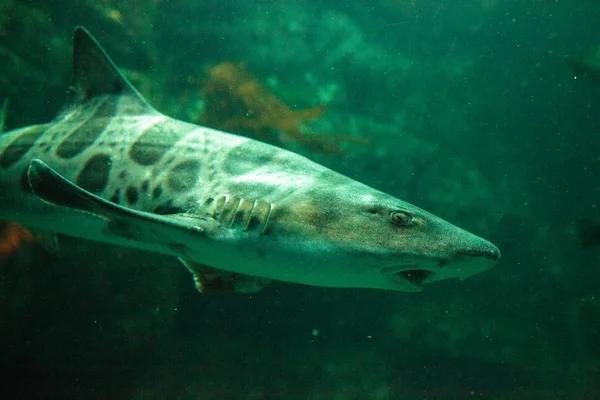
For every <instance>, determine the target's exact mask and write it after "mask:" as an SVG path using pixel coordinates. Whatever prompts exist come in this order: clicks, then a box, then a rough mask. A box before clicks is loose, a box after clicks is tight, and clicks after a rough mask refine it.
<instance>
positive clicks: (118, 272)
mask: <svg viewBox="0 0 600 400" xmlns="http://www.w3.org/2000/svg"><path fill="white" fill-rule="evenodd" d="M599 20H600V2H598V1H592V0H581V1H576V0H566V1H558V0H461V1H444V0H373V1H366V0H364V1H339V0H338V1H332V0H322V1H318V2H314V1H305V0H294V1H292V0H290V1H282V0H280V1H277V0H271V1H250V0H222V1H199V0H129V1H118V0H96V1H92V0H71V1H66V0H53V1H46V0H32V1H25V0H20V1H12V0H0V65H1V68H0V96H1V97H3V98H8V99H10V108H9V112H8V117H7V121H6V125H7V127H8V128H9V129H12V128H16V127H20V126H24V125H28V124H33V123H39V122H44V121H48V120H50V119H52V118H53V116H54V114H55V113H56V112H57V110H58V109H59V108H60V106H61V104H62V103H63V101H64V99H65V90H66V87H67V85H68V83H69V80H70V75H71V71H70V69H71V37H72V32H73V28H74V27H75V26H76V25H84V26H85V27H86V28H87V29H89V30H90V32H92V33H93V34H94V35H95V36H96V37H97V39H98V40H99V41H100V43H102V45H103V46H104V47H105V48H106V50H107V52H108V53H109V54H110V55H111V56H112V58H113V59H114V60H115V62H116V63H117V65H118V66H119V67H121V68H122V71H123V72H124V74H125V75H126V76H127V77H128V78H129V79H130V80H131V81H132V82H133V84H134V86H135V87H136V88H137V89H138V90H139V91H140V92H141V93H142V94H143V95H144V96H145V97H146V98H147V99H148V101H149V102H150V103H151V104H152V105H153V106H154V107H156V108H157V109H158V110H160V111H161V112H164V113H165V114H167V115H169V116H172V117H176V118H180V119H183V120H186V121H190V122H194V123H198V124H203V125H207V126H210V127H214V128H219V129H224V130H227V131H230V132H234V133H238V134H241V135H245V136H249V137H252V138H255V139H258V140H262V141H266V142H268V143H271V144H275V145H278V146H281V147H284V148H287V149H290V150H293V151H295V152H298V153H300V154H303V155H305V156H307V157H309V158H310V159H312V160H314V161H316V162H318V163H321V164H323V165H325V166H328V167H330V168H332V169H334V170H336V171H338V172H341V173H343V174H345V175H348V176H350V177H352V178H354V179H357V180H360V181H362V182H364V183H366V184H368V185H371V186H373V187H375V188H377V189H381V190H383V191H385V192H387V193H390V194H392V195H394V196H397V197H399V198H401V199H403V200H406V201H408V202H410V203H413V204H415V205H418V206H419V207H422V208H425V209H427V210H428V211H431V212H433V213H434V214H436V215H439V216H440V217H442V218H444V219H447V220H449V221H450V222H452V223H455V224H457V225H459V226H461V227H463V228H465V229H467V230H469V231H472V232H474V233H476V234H478V235H481V236H483V237H485V238H486V239H489V240H490V241H492V242H493V243H494V244H496V245H497V246H498V247H499V248H500V250H501V251H502V258H501V260H500V262H499V263H498V265H496V266H495V267H494V268H493V269H491V270H490V271H487V272H485V273H483V274H481V275H477V276H474V277H472V278H469V279H467V280H465V281H464V282H459V281H457V280H456V281H444V282H439V283H435V284H431V285H427V286H426V287H425V290H424V291H423V292H422V293H416V294H415V293H400V292H388V291H381V290H365V289H327V288H318V287H308V286H300V285H293V284H287V283H277V284H274V285H271V286H269V287H268V288H266V289H265V290H263V291H262V292H260V293H257V294H253V295H216V296H203V295H200V294H198V293H196V292H195V290H194V285H193V282H192V279H191V277H190V276H189V273H188V272H187V271H186V270H185V268H183V267H181V266H180V265H179V263H178V262H177V260H174V259H171V258H169V257H163V256H157V255H155V254H147V253H141V252H135V251H133V250H130V249H125V248H117V247H110V246H105V245H101V244H96V243H92V242H85V241H82V240H76V239H71V238H67V237H64V238H62V237H61V239H60V250H59V251H58V252H51V251H48V250H47V249H46V246H43V245H42V244H40V243H38V242H36V241H34V240H32V238H31V237H30V236H27V235H25V234H22V235H21V236H19V237H18V238H13V241H12V242H11V243H12V244H13V246H12V247H10V246H6V244H7V242H3V243H1V244H2V245H0V343H1V345H0V366H1V371H0V372H1V373H0V388H1V392H2V393H3V396H6V398H15V399H16V398H19V399H29V398H32V399H33V398H39V399H50V398H52V399H132V400H141V399H144V400H147V399H186V400H187V399H203V400H204V399H207V400H208V399H252V400H258V399H336V400H343V399H377V400H380V399H415V400H417V399H494V400H495V399H498V400H500V399H600V246H598V244H600V209H599V207H598V201H600V190H599V186H600V185H599V182H600V179H599V178H600V140H599V139H600V85H599V83H600V51H599V49H600V47H599V46H600V23H598V21H599ZM244 84H246V85H247V86H245V87H248V85H249V87H251V88H252V90H251V91H250V92H248V91H246V92H243V93H242V92H241V91H240V90H238V89H239V88H240V87H241V86H242V85H244ZM251 114H252V116H253V118H250V115H251ZM256 115H260V116H261V117H260V118H257V117H256ZM0 190H1V188H0ZM0 207H1V205H0ZM8 226H10V225H8ZM8 229H9V228H5V230H8ZM5 240H6V238H5Z"/></svg>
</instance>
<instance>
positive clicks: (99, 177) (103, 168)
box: [76, 154, 112, 193]
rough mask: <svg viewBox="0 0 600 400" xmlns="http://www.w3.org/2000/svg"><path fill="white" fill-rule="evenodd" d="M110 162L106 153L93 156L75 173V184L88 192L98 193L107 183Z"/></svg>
mask: <svg viewBox="0 0 600 400" xmlns="http://www.w3.org/2000/svg"><path fill="white" fill-rule="evenodd" d="M111 164H112V161H111V159H110V156H108V155H106V154H97V155H95V156H93V157H92V158H90V159H89V160H88V161H87V162H86V163H85V165H84V166H83V168H82V169H81V172H79V175H77V179H76V183H77V185H78V186H81V187H82V188H84V189H85V190H87V191H89V192H92V193H100V192H101V191H102V190H104V189H105V188H106V185H107V184H108V178H109V175H110V167H111Z"/></svg>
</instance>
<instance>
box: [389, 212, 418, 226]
mask: <svg viewBox="0 0 600 400" xmlns="http://www.w3.org/2000/svg"><path fill="white" fill-rule="evenodd" d="M390 220H391V221H392V223H393V224H394V225H398V226H408V225H410V224H411V223H412V220H413V217H412V215H410V214H409V213H407V212H404V211H392V212H391V213H390Z"/></svg>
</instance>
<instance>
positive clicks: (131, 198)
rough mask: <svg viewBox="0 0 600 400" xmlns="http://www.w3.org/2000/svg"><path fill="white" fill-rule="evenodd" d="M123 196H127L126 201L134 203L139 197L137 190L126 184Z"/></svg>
mask: <svg viewBox="0 0 600 400" xmlns="http://www.w3.org/2000/svg"><path fill="white" fill-rule="evenodd" d="M125 197H126V198H127V202H128V203H129V204H135V203H137V201H138V198H139V192H138V190H137V189H136V188H134V187H133V186H128V187H127V189H126V190H125Z"/></svg>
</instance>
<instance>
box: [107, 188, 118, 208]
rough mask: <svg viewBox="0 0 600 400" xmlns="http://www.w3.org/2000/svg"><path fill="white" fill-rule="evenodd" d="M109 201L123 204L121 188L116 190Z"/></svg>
mask: <svg viewBox="0 0 600 400" xmlns="http://www.w3.org/2000/svg"><path fill="white" fill-rule="evenodd" d="M109 201H111V202H113V203H115V204H121V189H117V190H115V192H114V193H113V195H112V196H110V199H109Z"/></svg>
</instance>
